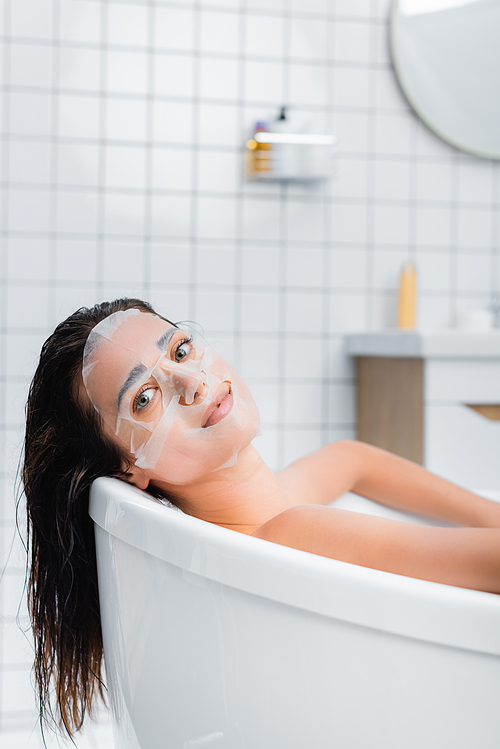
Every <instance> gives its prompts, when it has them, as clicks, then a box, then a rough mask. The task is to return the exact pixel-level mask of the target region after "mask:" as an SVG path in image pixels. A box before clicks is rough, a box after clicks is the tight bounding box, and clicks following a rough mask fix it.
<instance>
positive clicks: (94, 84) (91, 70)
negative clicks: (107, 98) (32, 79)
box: [58, 47, 101, 91]
mask: <svg viewBox="0 0 500 749" xmlns="http://www.w3.org/2000/svg"><path fill="white" fill-rule="evenodd" d="M58 67H59V86H60V87H61V88H63V89H72V90H78V91H99V89H100V88H101V52H100V51H99V50H97V49H88V48H87V49H82V48H79V47H61V48H60V49H59V66H58Z"/></svg>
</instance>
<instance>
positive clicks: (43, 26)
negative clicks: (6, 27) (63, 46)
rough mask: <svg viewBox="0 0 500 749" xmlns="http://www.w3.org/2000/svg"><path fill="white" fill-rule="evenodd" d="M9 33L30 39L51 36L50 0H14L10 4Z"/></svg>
mask: <svg viewBox="0 0 500 749" xmlns="http://www.w3.org/2000/svg"><path fill="white" fill-rule="evenodd" d="M10 13H11V19H10V33H11V34H12V36H21V37H22V36H24V37H30V38H31V39H50V38H51V37H52V0H37V2H36V3H35V4H33V3H32V2H31V0H16V2H15V3H13V4H12V7H11V10H10Z"/></svg>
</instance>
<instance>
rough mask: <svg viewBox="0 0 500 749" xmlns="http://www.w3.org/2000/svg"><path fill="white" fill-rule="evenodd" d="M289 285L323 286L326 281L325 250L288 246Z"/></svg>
mask: <svg viewBox="0 0 500 749" xmlns="http://www.w3.org/2000/svg"><path fill="white" fill-rule="evenodd" d="M285 261H286V283H287V286H306V287H312V288H318V289H319V288H321V286H323V283H324V281H325V278H324V270H323V250H322V249H314V248H312V247H301V248H299V249H296V248H292V247H288V248H287V250H286V255H285Z"/></svg>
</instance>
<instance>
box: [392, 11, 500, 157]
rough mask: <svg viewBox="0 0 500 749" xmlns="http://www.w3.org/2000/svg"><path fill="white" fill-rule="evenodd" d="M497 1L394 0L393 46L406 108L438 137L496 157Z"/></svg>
mask: <svg viewBox="0 0 500 749" xmlns="http://www.w3.org/2000/svg"><path fill="white" fill-rule="evenodd" d="M499 30H500V0H396V2H395V3H394V6H393V11H392V20H391V48H392V56H393V60H394V66H395V69H396V75H397V77H398V79H399V82H400V84H401V87H402V89H403V91H404V93H405V95H406V97H407V99H408V101H409V102H410V104H411V106H412V107H413V108H414V110H415V111H416V112H417V114H418V115H419V116H420V117H421V118H422V120H423V121H424V122H425V123H426V124H427V125H428V126H429V127H430V128H431V129H432V130H434V132H435V133H437V134H438V135H439V136H440V137H441V138H443V140H446V141H448V143H451V144H452V145H453V146H455V147H456V148H460V149H462V150H463V151H469V152H471V153H474V154H476V155H478V156H485V157H489V158H495V159H498V158H500V41H499Z"/></svg>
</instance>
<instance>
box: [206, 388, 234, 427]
mask: <svg viewBox="0 0 500 749" xmlns="http://www.w3.org/2000/svg"><path fill="white" fill-rule="evenodd" d="M233 402H234V399H233V394H232V392H231V386H230V385H229V383H227V382H226V383H224V387H223V388H219V390H218V391H217V393H216V395H215V398H214V399H213V401H212V403H211V404H210V406H209V408H208V411H207V412H206V413H205V416H204V419H203V424H202V426H203V427H213V426H214V424H218V423H219V421H222V419H224V418H225V417H226V416H227V415H228V413H229V412H230V411H231V409H232V407H233Z"/></svg>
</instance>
